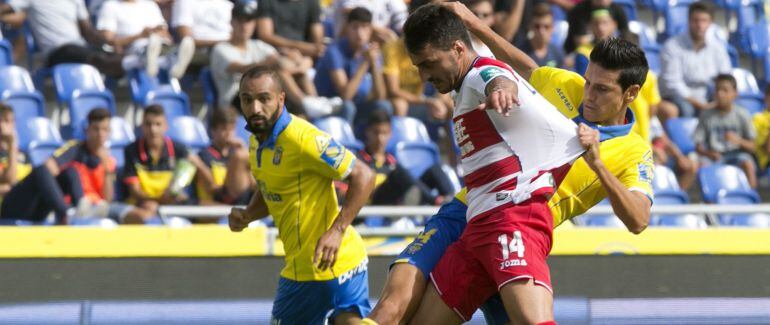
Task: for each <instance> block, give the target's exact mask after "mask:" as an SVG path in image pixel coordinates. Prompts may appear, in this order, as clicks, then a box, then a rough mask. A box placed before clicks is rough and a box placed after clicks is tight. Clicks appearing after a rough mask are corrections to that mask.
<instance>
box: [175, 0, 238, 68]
mask: <svg viewBox="0 0 770 325" xmlns="http://www.w3.org/2000/svg"><path fill="white" fill-rule="evenodd" d="M232 9H233V3H232V2H230V1H227V0H175V1H174V4H173V7H172V9H171V28H173V29H174V31H175V32H176V36H177V38H178V39H179V40H182V39H184V38H185V37H192V39H193V40H195V48H196V49H197V50H196V51H195V55H194V56H193V59H192V63H191V65H192V66H193V67H192V69H198V68H199V67H203V66H207V65H208V64H209V53H210V51H211V49H212V48H213V47H214V45H217V44H218V43H220V42H225V41H227V40H228V39H229V38H230V32H231V27H230V20H231V16H230V12H231V11H232Z"/></svg>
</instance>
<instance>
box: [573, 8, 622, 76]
mask: <svg viewBox="0 0 770 325" xmlns="http://www.w3.org/2000/svg"><path fill="white" fill-rule="evenodd" d="M589 26H590V31H591V34H590V36H589V39H590V41H589V42H586V43H583V44H581V45H579V46H578V47H577V49H575V72H577V73H578V74H580V75H583V74H585V72H586V69H587V68H588V61H589V57H590V56H591V51H592V50H593V49H594V44H596V42H598V41H601V40H603V39H605V38H610V37H616V36H618V24H617V22H616V21H615V20H614V19H613V18H612V14H610V11H609V10H607V9H604V8H601V9H596V10H594V11H593V12H591V21H590V25H589Z"/></svg>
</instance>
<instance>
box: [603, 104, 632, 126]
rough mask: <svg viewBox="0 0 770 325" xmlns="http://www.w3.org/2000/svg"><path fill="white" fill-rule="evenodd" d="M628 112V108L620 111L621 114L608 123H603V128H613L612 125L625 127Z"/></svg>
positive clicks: (610, 119) (607, 121)
mask: <svg viewBox="0 0 770 325" xmlns="http://www.w3.org/2000/svg"><path fill="white" fill-rule="evenodd" d="M626 110H628V108H624V109H622V110H620V112H619V113H618V114H617V115H615V116H613V117H611V118H609V119H608V120H606V121H602V122H601V123H600V124H601V125H603V126H612V125H623V124H626Z"/></svg>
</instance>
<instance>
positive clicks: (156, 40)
mask: <svg viewBox="0 0 770 325" xmlns="http://www.w3.org/2000/svg"><path fill="white" fill-rule="evenodd" d="M162 50H163V40H162V39H161V38H160V36H158V35H155V34H152V35H150V37H149V38H148V44H147V50H146V51H145V55H146V57H145V61H144V64H145V66H144V69H145V70H146V71H147V75H149V76H150V77H155V76H157V75H158V69H159V64H158V59H159V58H160V52H161V51H162Z"/></svg>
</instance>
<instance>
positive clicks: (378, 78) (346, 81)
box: [314, 8, 393, 126]
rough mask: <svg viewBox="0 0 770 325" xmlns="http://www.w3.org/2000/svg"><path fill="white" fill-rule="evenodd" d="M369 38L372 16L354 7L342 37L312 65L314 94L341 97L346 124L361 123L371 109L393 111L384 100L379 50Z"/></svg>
mask: <svg viewBox="0 0 770 325" xmlns="http://www.w3.org/2000/svg"><path fill="white" fill-rule="evenodd" d="M371 37H372V13H371V12H369V10H366V9H364V8H355V9H353V10H351V11H350V13H349V14H348V20H347V24H346V25H345V33H344V37H342V38H341V39H340V40H338V41H337V42H335V43H334V44H332V45H330V46H329V49H328V50H327V51H326V54H324V56H323V57H322V58H321V59H320V60H319V61H318V63H317V64H316V75H315V80H314V82H315V86H316V89H318V94H319V95H321V96H324V97H341V98H342V100H343V101H344V103H343V110H342V115H343V117H345V118H346V119H347V120H348V121H350V122H355V121H358V122H359V123H360V122H365V121H366V119H367V117H368V115H369V113H370V112H371V111H374V110H384V111H387V112H388V113H391V112H392V110H393V109H392V107H391V106H390V103H389V102H388V101H386V100H385V81H384V79H383V76H382V69H381V62H380V49H379V46H378V45H377V43H373V42H370V40H371ZM359 123H354V126H356V125H358V124H359Z"/></svg>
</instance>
